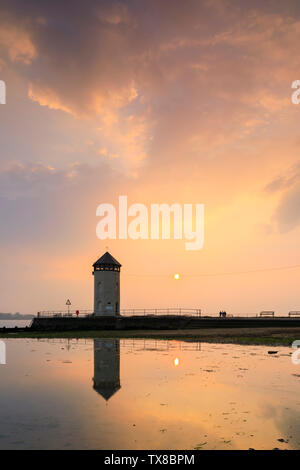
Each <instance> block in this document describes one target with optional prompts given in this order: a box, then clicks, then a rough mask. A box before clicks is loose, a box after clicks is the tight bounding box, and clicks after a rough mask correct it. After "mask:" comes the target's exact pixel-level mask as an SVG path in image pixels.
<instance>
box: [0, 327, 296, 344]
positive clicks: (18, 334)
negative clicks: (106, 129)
mask: <svg viewBox="0 0 300 470" xmlns="http://www.w3.org/2000/svg"><path fill="white" fill-rule="evenodd" d="M205 333H207V332H205ZM205 333H204V332H203V330H202V331H201V333H196V332H192V333H190V332H187V331H182V332H179V331H178V330H174V331H168V332H164V331H162V332H161V331H147V332H144V331H115V330H111V331H109V330H105V331H99V330H96V331H51V332H33V331H29V330H27V331H26V330H23V329H22V331H13V332H3V331H2V332H0V338H36V339H39V338H41V339H42V338H45V339H46V338H49V339H50V338H66V339H68V338H69V339H70V338H72V339H93V338H94V339H95V338H97V339H102V338H118V339H126V338H136V339H149V338H153V339H157V340H159V339H161V340H166V339H170V340H180V341H185V342H194V341H201V342H205V343H223V344H240V345H265V346H268V345H270V346H271V345H272V346H276V345H278V346H290V345H291V344H292V342H293V341H295V340H297V339H300V328H295V329H292V328H290V329H289V331H284V332H282V331H280V329H278V331H276V332H275V333H274V329H272V332H270V333H269V334H268V332H267V331H266V332H265V333H263V334H262V333H261V332H259V331H257V329H253V331H249V329H247V331H245V333H241V332H240V331H239V332H238V333H237V334H234V333H232V334H230V333H229V332H228V330H227V331H226V333H225V332H224V333H222V332H221V331H220V332H216V333H215V332H214V334H209V335H208V334H205ZM211 333H212V332H211Z"/></svg>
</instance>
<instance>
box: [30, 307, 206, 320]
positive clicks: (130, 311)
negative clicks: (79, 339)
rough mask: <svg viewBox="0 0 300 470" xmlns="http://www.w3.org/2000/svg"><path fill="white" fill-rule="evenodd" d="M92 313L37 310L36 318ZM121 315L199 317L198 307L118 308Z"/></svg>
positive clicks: (110, 313)
mask: <svg viewBox="0 0 300 470" xmlns="http://www.w3.org/2000/svg"><path fill="white" fill-rule="evenodd" d="M93 314H94V311H93V310H43V311H40V312H37V317H38V318H52V317H55V318H60V317H73V318H78V317H89V316H91V315H93ZM102 314H103V315H113V312H103V313H102ZM120 315H121V316H124V317H125V316H156V315H162V316H163V315H176V316H177V315H180V316H188V317H190V316H194V317H201V309H199V308H180V307H175V308H126V309H121V310H120Z"/></svg>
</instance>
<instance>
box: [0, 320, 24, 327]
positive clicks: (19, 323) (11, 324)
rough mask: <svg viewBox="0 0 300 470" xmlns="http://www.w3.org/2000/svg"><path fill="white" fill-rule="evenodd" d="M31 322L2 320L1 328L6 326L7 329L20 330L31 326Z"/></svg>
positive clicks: (0, 322) (0, 321)
mask: <svg viewBox="0 0 300 470" xmlns="http://www.w3.org/2000/svg"><path fill="white" fill-rule="evenodd" d="M30 323H31V320H0V328H3V327H4V326H5V327H6V328H14V327H15V326H17V327H19V328H24V327H25V326H29V325H30Z"/></svg>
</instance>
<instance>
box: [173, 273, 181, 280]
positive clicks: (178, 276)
mask: <svg viewBox="0 0 300 470" xmlns="http://www.w3.org/2000/svg"><path fill="white" fill-rule="evenodd" d="M174 279H175V280H176V281H178V280H179V279H180V275H179V274H178V273H176V274H174Z"/></svg>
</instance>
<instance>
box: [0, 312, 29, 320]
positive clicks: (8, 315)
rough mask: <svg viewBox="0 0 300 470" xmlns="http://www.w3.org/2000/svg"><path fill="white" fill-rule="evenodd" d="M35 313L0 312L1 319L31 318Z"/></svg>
mask: <svg viewBox="0 0 300 470" xmlns="http://www.w3.org/2000/svg"><path fill="white" fill-rule="evenodd" d="M33 317H34V315H21V313H19V312H16V313H0V320H30V319H31V318H33Z"/></svg>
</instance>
